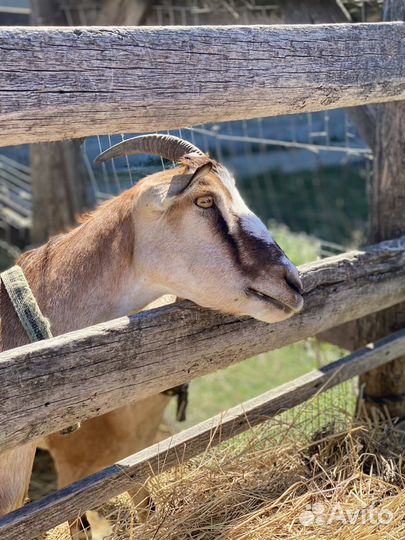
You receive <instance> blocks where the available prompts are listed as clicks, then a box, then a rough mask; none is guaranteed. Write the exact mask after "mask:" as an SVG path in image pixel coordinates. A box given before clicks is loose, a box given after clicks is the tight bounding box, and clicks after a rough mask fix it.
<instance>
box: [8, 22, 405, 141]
mask: <svg viewBox="0 0 405 540" xmlns="http://www.w3.org/2000/svg"><path fill="white" fill-rule="evenodd" d="M404 42H405V25H404V24H403V23H381V24H380V23H378V24H355V25H352V24H335V25H334V24H330V25H302V26H299V25H291V26H282V25H280V26H245V27H244V26H239V27H238V26H228V27H215V26H209V27H202V26H201V27H189V28H185V27H160V28H157V27H141V28H131V27H120V28H118V27H114V28H112V27H110V28H102V27H76V28H46V29H44V28H18V27H14V28H7V27H3V28H1V29H0V66H1V70H0V74H1V75H0V77H1V84H0V133H1V136H0V146H6V145H12V144H22V143H28V142H41V141H53V140H59V139H64V138H74V137H83V136H88V135H96V134H103V133H123V132H149V131H155V130H166V129H176V128H182V127H186V126H192V125H195V124H200V123H205V122H213V121H225V120H237V119H246V118H254V117H264V116H272V115H278V114H288V113H300V112H304V111H318V110H323V109H331V108H337V107H348V106H354V105H359V104H366V103H372V102H382V101H391V100H399V99H403V98H404V97H405V55H404Z"/></svg>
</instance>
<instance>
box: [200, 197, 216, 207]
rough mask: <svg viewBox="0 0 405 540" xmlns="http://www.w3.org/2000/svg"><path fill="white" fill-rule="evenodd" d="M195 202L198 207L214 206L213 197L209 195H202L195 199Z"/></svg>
mask: <svg viewBox="0 0 405 540" xmlns="http://www.w3.org/2000/svg"><path fill="white" fill-rule="evenodd" d="M195 204H196V205H197V206H199V207H200V208H211V207H212V206H214V197H212V196H211V195H203V196H202V197H198V198H197V199H196V200H195Z"/></svg>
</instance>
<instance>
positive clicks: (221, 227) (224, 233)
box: [212, 206, 242, 267]
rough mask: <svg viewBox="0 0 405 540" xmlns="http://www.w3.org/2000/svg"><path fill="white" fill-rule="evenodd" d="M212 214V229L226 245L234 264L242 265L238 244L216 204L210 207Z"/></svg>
mask: <svg viewBox="0 0 405 540" xmlns="http://www.w3.org/2000/svg"><path fill="white" fill-rule="evenodd" d="M212 215H213V219H214V227H215V229H214V230H215V231H217V232H218V233H219V234H220V236H221V238H222V240H223V241H224V243H225V245H226V246H227V247H228V250H229V253H230V255H231V257H232V258H233V260H234V261H235V263H236V265H237V266H238V267H240V266H241V265H242V261H241V258H240V255H239V248H238V244H237V242H236V240H235V238H234V237H233V236H232V234H231V232H230V230H229V225H228V223H227V221H226V219H225V218H224V216H223V215H222V212H221V210H220V209H219V208H218V207H217V206H215V207H214V208H213V209H212Z"/></svg>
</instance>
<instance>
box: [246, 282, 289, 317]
mask: <svg viewBox="0 0 405 540" xmlns="http://www.w3.org/2000/svg"><path fill="white" fill-rule="evenodd" d="M246 293H247V295H248V296H253V297H254V298H256V299H257V300H260V301H261V302H265V303H266V304H270V305H271V306H273V307H275V308H276V309H278V310H280V311H284V313H293V311H294V310H293V309H292V308H290V306H287V304H284V303H283V302H280V300H276V299H275V298H273V297H272V296H269V295H268V294H265V293H262V292H260V291H256V289H251V288H250V287H249V288H248V289H246Z"/></svg>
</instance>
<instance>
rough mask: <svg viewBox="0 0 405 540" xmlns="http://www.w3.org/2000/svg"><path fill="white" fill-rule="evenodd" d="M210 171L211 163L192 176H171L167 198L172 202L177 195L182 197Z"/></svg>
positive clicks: (202, 166)
mask: <svg viewBox="0 0 405 540" xmlns="http://www.w3.org/2000/svg"><path fill="white" fill-rule="evenodd" d="M211 169H212V163H204V165H201V167H198V169H196V170H195V171H194V173H193V174H179V175H176V176H173V178H172V181H171V183H170V187H169V190H168V192H167V196H168V197H169V198H171V199H172V200H174V199H175V198H176V197H178V196H179V195H184V194H185V193H186V192H187V191H188V190H189V189H191V188H192V187H193V186H194V185H195V184H196V183H197V182H198V180H199V179H200V178H203V176H205V175H206V174H208V173H209V172H210V170H211Z"/></svg>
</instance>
